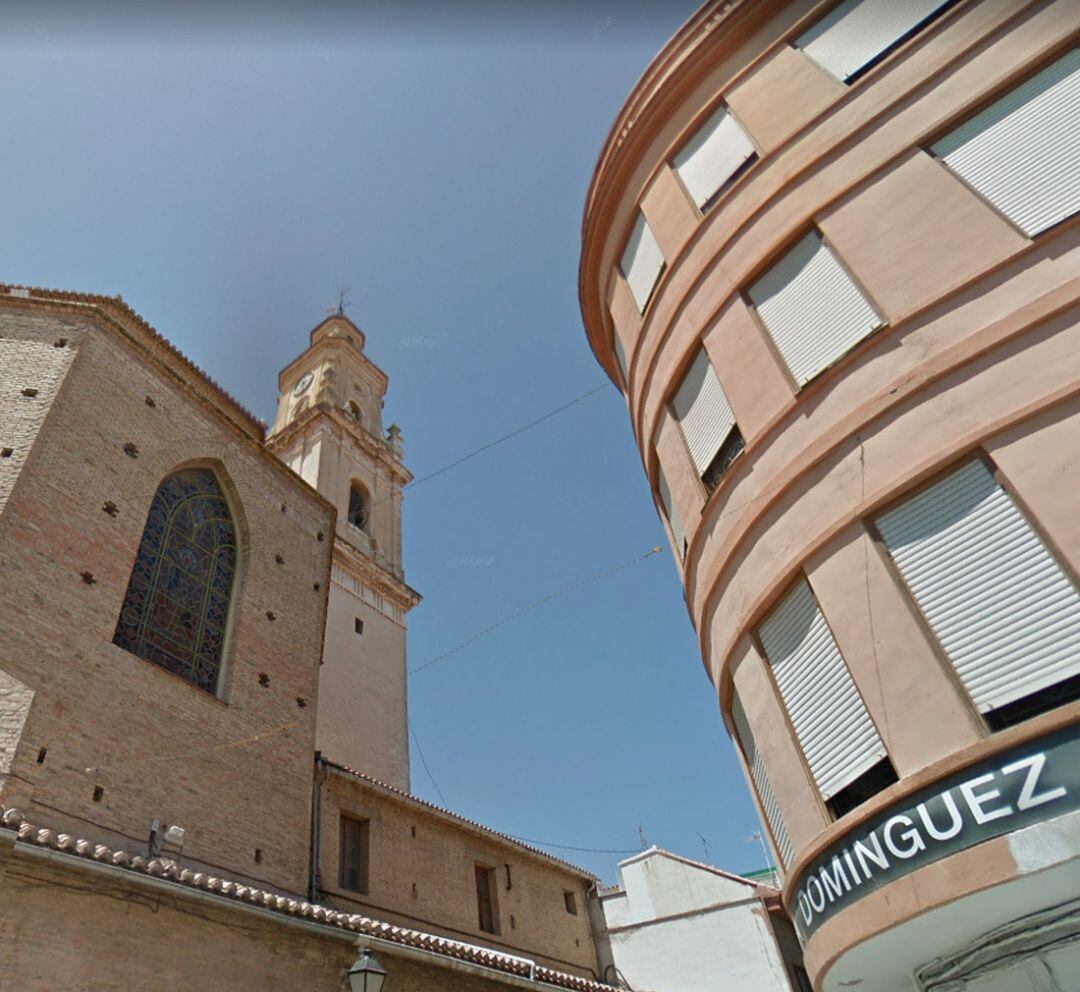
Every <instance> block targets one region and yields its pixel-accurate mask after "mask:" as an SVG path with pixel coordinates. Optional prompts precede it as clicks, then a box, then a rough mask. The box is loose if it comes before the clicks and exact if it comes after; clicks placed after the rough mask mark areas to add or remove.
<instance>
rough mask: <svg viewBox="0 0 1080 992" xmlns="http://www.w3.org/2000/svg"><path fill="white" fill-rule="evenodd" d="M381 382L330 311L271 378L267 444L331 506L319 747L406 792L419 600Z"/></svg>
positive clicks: (395, 441)
mask: <svg viewBox="0 0 1080 992" xmlns="http://www.w3.org/2000/svg"><path fill="white" fill-rule="evenodd" d="M386 387H387V378H386V375H385V374H384V373H383V372H382V370H381V369H379V368H378V366H376V365H375V364H374V363H373V362H372V361H371V360H370V359H369V358H368V357H367V356H366V355H365V354H364V334H363V332H362V331H361V330H360V328H359V327H357V326H356V325H355V324H354V323H353V322H352V321H351V320H349V318H348V317H346V316H345V314H344V309H343V307H340V306H339V307H338V310H337V312H336V313H334V314H332V315H331V316H330V317H328V318H327V319H326V320H324V321H323V322H322V323H321V324H319V325H318V326H317V327H316V328H315V329H314V330H313V331H312V332H311V340H310V344H309V346H308V348H307V350H306V351H304V352H303V354H301V355H300V356H299V357H298V358H296V359H295V360H294V361H293V362H291V363H290V364H289V365H287V366H286V367H285V368H284V369H283V370H282V371H281V374H280V376H279V377H278V391H279V396H278V408H277V416H276V417H275V420H274V426H273V428H272V430H271V431H270V436H269V438H268V441H267V443H268V446H269V447H270V449H271V450H272V451H273V452H274V453H275V454H276V455H277V456H278V457H279V458H280V459H281V460H282V461H283V462H284V463H285V464H286V465H288V466H289V468H291V469H292V470H293V471H294V472H296V474H297V475H299V476H300V477H301V478H302V479H304V480H305V481H306V482H308V483H309V484H310V485H312V486H313V487H314V488H315V489H317V490H318V491H319V492H320V493H322V495H323V496H325V497H326V498H327V499H328V500H329V501H330V502H331V503H333V504H334V505H335V506H336V507H337V511H338V516H337V532H336V534H335V537H334V553H333V569H332V575H331V581H330V591H329V602H328V606H327V616H326V637H325V642H324V645H323V659H322V668H321V669H320V675H319V712H318V716H317V719H316V747H318V748H319V750H321V751H322V752H323V754H324V755H326V757H327V758H329V759H330V760H331V761H337V762H339V763H341V764H344V765H349V766H350V767H352V768H355V769H356V770H357V771H361V772H363V773H364V774H366V775H370V776H372V777H373V778H377V779H379V780H381V781H383V782H386V783H387V784H389V785H392V786H394V787H395V788H398V789H402V790H404V791H406V792H407V791H409V732H408V711H407V704H408V700H407V691H406V669H405V632H406V615H407V614H408V612H409V610H411V609H412V608H413V607H414V606H415V605H416V604H417V603H418V602H420V596H419V594H418V593H417V592H416V591H415V590H413V589H411V588H410V587H409V586H408V585H407V584H406V583H405V578H404V572H403V570H402V565H401V490H402V488H403V487H404V486H405V485H406V484H407V483H408V482H409V481H410V480H411V479H412V476H411V475H410V473H409V471H408V470H407V469H406V468H405V466H404V464H403V463H402V444H401V431H400V430H399V428H398V427H397V425H396V424H391V425H390V427H389V428H387V429H386V430H384V429H383V424H382V407H383V397H384V396H385V395H386Z"/></svg>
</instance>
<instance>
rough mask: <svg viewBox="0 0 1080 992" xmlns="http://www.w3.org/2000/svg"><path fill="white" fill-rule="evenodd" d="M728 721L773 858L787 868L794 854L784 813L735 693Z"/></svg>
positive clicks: (740, 702) (748, 722) (744, 712)
mask: <svg viewBox="0 0 1080 992" xmlns="http://www.w3.org/2000/svg"><path fill="white" fill-rule="evenodd" d="M731 722H732V723H733V724H735V736H736V738H737V740H738V744H739V747H740V748H742V753H743V758H745V759H746V767H747V768H748V769H749V771H750V778H751V779H753V781H754V787H755V788H756V789H757V794H758V801H759V802H760V803H761V809H762V811H763V812H764V813H765V819H766V820H768V821H769V831H770V832H771V834H772V839H773V846H774V847H775V848H776V854H777V857H778V858H779V859H780V864H781V866H783V867H787V865H789V864H791V859H792V858H794V857H795V848H793V847H792V846H791V838H790V837H789V836H788V831H787V824H786V823H785V822H784V815H783V813H781V812H780V804H779V803H778V802H777V801H776V793H774V792H773V789H772V783H771V782H770V781H769V776H768V773H767V772H766V771H765V763H764V762H763V761H762V760H761V755H760V754H759V753H758V749H757V745H756V744H755V743H754V735H753V733H751V731H750V721H749V720H747V719H746V711H745V710H744V709H743V707H742V701H741V700H740V699H739V697H738V694H732V697H731Z"/></svg>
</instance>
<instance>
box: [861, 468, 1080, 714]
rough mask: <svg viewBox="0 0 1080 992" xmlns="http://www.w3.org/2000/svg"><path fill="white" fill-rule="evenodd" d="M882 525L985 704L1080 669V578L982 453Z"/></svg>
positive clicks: (992, 705) (923, 605) (963, 675)
mask: <svg viewBox="0 0 1080 992" xmlns="http://www.w3.org/2000/svg"><path fill="white" fill-rule="evenodd" d="M877 527H878V530H879V532H880V533H881V536H882V538H884V541H885V546H886V547H887V548H888V550H889V554H890V555H891V556H892V558H893V561H895V562H896V567H897V568H898V569H899V571H900V574H901V576H902V577H903V579H904V582H905V583H906V584H907V586H908V588H909V589H910V590H911V593H912V595H913V596H914V597H915V601H916V602H917V603H918V604H919V607H920V609H921V610H922V612H923V614H924V615H925V617H926V619H927V622H928V623H929V625H930V627H931V629H932V630H933V631H934V633H935V634H936V635H937V638H938V640H939V641H940V642H941V646H942V647H943V648H944V649H945V653H946V654H947V655H948V656H949V659H950V660H951V661H952V663H953V665H954V666H955V668H956V671H957V674H958V675H959V676H960V679H961V681H962V682H963V683H964V685H965V686H966V687H967V690H968V692H969V693H970V694H971V698H972V699H973V700H974V702H975V705H976V706H977V707H978V708H979V710H980V711H981V712H986V711H988V710H992V709H996V708H997V707H999V706H1003V705H1004V704H1006V703H1010V702H1012V701H1013V700H1016V699H1021V698H1023V697H1024V696H1027V695H1030V694H1031V693H1033V692H1037V691H1038V690H1039V689H1045V688H1046V687H1047V686H1050V685H1053V684H1055V683H1056V682H1060V681H1062V680H1063V679H1067V678H1069V677H1070V676H1073V675H1076V674H1078V673H1080V596H1078V595H1077V591H1076V587H1075V586H1074V585H1073V583H1072V581H1071V580H1070V579H1069V577H1068V576H1067V575H1065V573H1064V572H1063V571H1062V570H1061V567H1060V566H1059V565H1058V563H1057V561H1055V559H1054V558H1053V556H1052V555H1051V554H1050V552H1049V551H1048V550H1047V549H1046V547H1045V545H1044V544H1043V542H1042V540H1041V539H1040V538H1039V536H1038V535H1037V534H1036V533H1035V532H1034V531H1033V530H1032V529H1031V526H1030V525H1029V524H1028V522H1027V520H1025V519H1024V516H1023V514H1022V513H1021V512H1020V510H1019V509H1018V508H1017V506H1016V504H1015V502H1014V501H1013V500H1012V498H1011V497H1010V496H1009V494H1008V493H1007V492H1006V491H1005V490H1004V489H1002V487H1001V486H1000V485H998V483H997V482H996V481H995V479H994V477H993V476H992V475H991V474H990V471H989V469H987V467H986V465H985V464H983V462H981V461H973V462H970V463H968V464H967V465H965V466H964V467H963V468H962V469H960V470H959V471H957V472H953V473H952V474H951V475H948V476H946V477H945V478H944V479H941V480H940V481H939V482H935V483H934V484H933V485H931V486H930V487H929V488H927V489H924V490H923V491H922V492H920V493H919V494H918V495H916V496H913V497H912V498H911V499H909V500H908V501H907V502H905V503H903V504H901V505H900V506H898V507H897V508H896V509H894V510H891V511H890V512H888V513H886V514H884V515H883V516H881V517H879V518H878V520H877Z"/></svg>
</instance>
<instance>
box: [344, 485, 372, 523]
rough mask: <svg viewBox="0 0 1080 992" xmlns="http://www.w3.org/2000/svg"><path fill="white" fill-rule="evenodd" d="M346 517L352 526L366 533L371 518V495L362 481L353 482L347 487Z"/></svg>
mask: <svg viewBox="0 0 1080 992" xmlns="http://www.w3.org/2000/svg"><path fill="white" fill-rule="evenodd" d="M347 519H348V521H349V523H350V524H352V525H353V526H354V527H357V528H359V529H360V530H362V531H364V532H365V533H367V530H368V524H369V523H370V520H371V496H370V494H369V493H368V491H367V489H366V487H365V486H364V484H363V483H362V482H353V484H352V485H351V486H350V487H349V512H348V518H347Z"/></svg>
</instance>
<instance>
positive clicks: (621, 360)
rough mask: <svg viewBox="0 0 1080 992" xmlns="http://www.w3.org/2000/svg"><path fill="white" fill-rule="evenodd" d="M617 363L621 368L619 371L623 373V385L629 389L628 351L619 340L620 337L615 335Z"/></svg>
mask: <svg viewBox="0 0 1080 992" xmlns="http://www.w3.org/2000/svg"><path fill="white" fill-rule="evenodd" d="M615 362H616V364H617V365H618V366H619V371H620V372H621V373H622V381H623V385H624V386H627V387H629V385H630V367H629V365H627V363H626V350H625V349H624V348H623V345H622V341H620V340H619V335H618V334H617V333H616V334H615Z"/></svg>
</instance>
